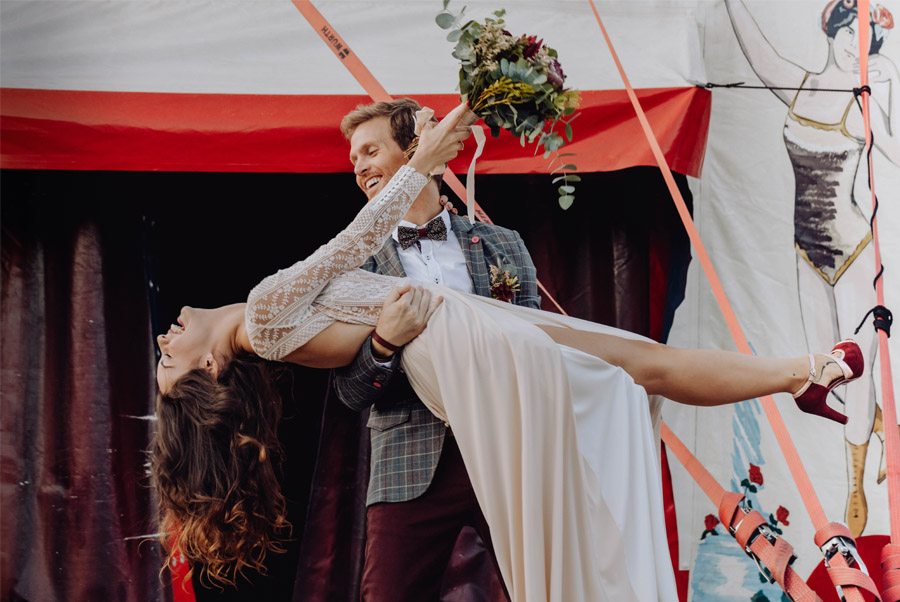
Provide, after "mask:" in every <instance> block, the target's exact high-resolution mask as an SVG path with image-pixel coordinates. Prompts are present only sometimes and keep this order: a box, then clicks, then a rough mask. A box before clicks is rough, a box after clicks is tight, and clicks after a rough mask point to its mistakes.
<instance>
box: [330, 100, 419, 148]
mask: <svg viewBox="0 0 900 602" xmlns="http://www.w3.org/2000/svg"><path fill="white" fill-rule="evenodd" d="M421 108H422V106H421V105H420V104H419V103H417V102H416V101H414V100H413V99H411V98H401V99H399V100H391V101H382V102H375V103H372V104H368V105H359V106H358V107H356V108H355V109H353V110H352V111H350V112H349V113H347V114H346V115H345V116H344V118H343V119H342V120H341V133H342V134H344V137H345V138H346V139H347V140H350V137H351V136H353V132H355V131H356V128H358V127H359V126H361V125H362V124H364V123H366V122H367V121H371V120H373V119H377V118H378V117H387V118H388V121H389V122H390V124H391V136H392V137H393V138H394V141H395V142H396V143H397V145H398V146H399V147H400V149H401V150H403V151H404V152H405V151H406V150H407V149H409V146H410V144H412V141H413V140H415V139H416V134H415V128H416V111H418V110H419V109H421Z"/></svg>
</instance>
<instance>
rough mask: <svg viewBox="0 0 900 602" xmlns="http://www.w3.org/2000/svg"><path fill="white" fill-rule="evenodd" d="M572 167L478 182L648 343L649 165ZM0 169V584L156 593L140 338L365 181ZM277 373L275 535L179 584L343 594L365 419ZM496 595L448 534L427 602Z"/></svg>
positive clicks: (338, 219)
mask: <svg viewBox="0 0 900 602" xmlns="http://www.w3.org/2000/svg"><path fill="white" fill-rule="evenodd" d="M583 177H584V181H583V182H582V183H581V184H580V185H579V187H578V191H577V193H576V194H577V199H576V201H575V205H574V206H573V207H572V208H571V209H570V210H568V211H562V210H561V209H560V208H559V207H558V205H557V203H556V196H557V195H556V191H555V190H554V187H553V186H552V184H551V182H550V177H548V176H544V175H533V176H507V175H503V176H501V175H495V176H479V180H478V196H479V199H480V202H481V203H482V205H483V206H484V208H485V209H486V211H487V212H488V214H489V215H491V217H492V218H493V219H494V221H496V222H497V223H498V224H501V225H504V226H507V227H511V228H514V229H517V230H518V231H519V232H520V233H521V234H522V236H523V238H524V239H525V242H526V244H527V245H528V247H529V248H530V250H531V252H532V255H533V257H534V259H535V263H536V264H537V267H538V276H539V278H540V279H541V280H542V282H543V283H544V284H545V285H546V286H547V287H548V288H549V290H550V291H551V292H552V294H553V295H554V296H555V297H556V298H557V300H558V301H559V302H560V304H561V305H562V306H563V307H564V308H565V309H566V310H567V311H568V312H569V313H571V314H572V315H576V316H579V317H585V318H589V319H593V320H596V321H599V322H604V323H607V324H613V325H616V326H620V327H623V328H627V329H630V330H633V331H635V332H640V333H643V334H649V335H651V336H654V337H655V338H662V337H664V334H665V325H666V324H667V323H668V320H670V318H671V312H672V311H674V307H675V305H676V304H677V302H678V300H679V298H680V297H679V295H680V294H682V293H683V287H684V273H685V271H686V264H687V260H688V257H689V251H688V248H687V242H686V240H685V239H684V236H683V234H682V227H681V225H680V223H679V222H678V220H677V216H676V215H675V213H674V210H673V209H672V208H671V201H670V200H669V199H668V195H667V193H666V191H665V187H664V185H663V183H662V179H661V177H660V176H659V173H658V171H657V170H656V169H651V168H633V169H628V170H624V171H620V172H612V173H602V174H585V175H584V176H583ZM679 181H680V184H681V185H682V188H683V190H684V191H685V193H687V187H686V185H685V180H684V178H683V177H679ZM0 186H2V196H3V216H2V220H3V221H2V321H0V340H2V372H0V376H2V381H0V435H2V438H0V461H2V473H0V474H2V481H0V505H2V508H0V571H2V582H0V587H2V589H0V597H2V598H3V599H10V600H30V601H35V602H37V601H40V602H44V601H54V600H66V601H74V602H81V601H85V602H88V601H89V602H93V601H95V600H127V601H132V600H134V601H143V600H165V599H169V598H170V597H171V592H170V591H167V588H166V587H165V585H164V584H165V579H163V580H160V578H159V576H158V571H159V566H160V562H161V558H162V555H161V551H160V548H159V545H158V543H157V542H156V540H155V539H153V537H146V536H148V535H152V534H154V533H155V532H156V526H155V523H154V518H153V515H154V511H153V509H154V500H153V496H152V492H151V490H150V489H149V481H148V479H147V472H146V470H147V464H146V463H147V457H146V453H145V451H146V449H147V447H148V445H149V438H150V435H151V432H152V426H153V421H152V419H150V415H152V406H153V397H154V394H155V383H154V380H153V370H154V364H155V361H156V358H155V355H154V348H153V336H155V335H156V334H159V333H161V332H164V331H165V330H166V327H167V325H168V324H169V323H170V322H171V321H173V320H174V319H175V317H176V316H177V313H178V310H179V308H180V306H181V305H183V304H186V303H187V304H191V305H194V306H198V307H210V306H214V305H221V304H225V303H231V302H236V301H240V300H242V299H243V298H244V297H245V296H246V293H247V291H248V290H249V289H250V287H251V286H252V285H253V284H255V283H256V282H257V281H258V280H259V279H260V278H262V277H263V276H265V275H266V274H268V273H270V272H272V271H274V270H276V269H278V268H279V267H283V266H285V265H287V264H289V263H291V262H293V261H295V260H297V259H299V258H301V257H304V256H305V255H307V254H308V253H310V252H311V251H313V250H314V249H315V248H316V247H318V246H319V245H320V244H322V243H323V242H325V241H327V240H328V239H329V238H330V237H331V236H333V234H334V233H335V232H337V230H338V229H340V228H341V227H342V225H344V224H346V223H347V222H348V221H349V219H350V218H351V217H352V216H353V215H354V214H355V212H356V211H357V210H358V208H359V206H360V204H361V203H362V202H363V199H362V196H361V195H360V193H359V191H358V190H357V189H356V188H355V184H354V182H353V178H352V176H350V175H348V174H331V175H308V174H238V173H230V174H190V173H177V174H173V173H129V172H52V171H13V170H5V171H3V173H2V179H0ZM544 306H545V309H552V307H551V305H550V304H549V303H547V302H545V305H544ZM282 385H283V387H284V391H285V411H284V415H285V420H284V421H283V424H282V426H281V430H280V432H281V439H282V442H283V445H284V447H285V454H286V461H285V463H284V464H283V466H282V473H283V479H282V480H283V487H284V490H285V493H286V495H287V498H288V503H289V506H288V513H289V514H288V517H289V520H290V521H291V522H292V524H293V526H294V530H293V535H292V539H291V540H290V541H289V542H288V545H287V548H288V552H287V553H286V554H283V555H277V556H272V557H270V559H269V561H268V566H269V571H268V574H267V575H265V576H261V575H252V576H249V578H248V579H244V580H241V581H240V583H239V584H238V586H237V587H235V588H228V589H227V590H225V591H218V590H215V589H207V588H204V587H203V586H202V585H200V584H199V583H197V581H196V579H195V580H194V586H195V590H196V598H197V600H216V601H221V600H253V601H256V600H290V599H292V597H293V600H295V601H310V600H316V601H317V600H328V601H331V600H338V601H339V600H347V601H350V600H356V599H357V591H358V585H359V577H360V571H361V567H362V555H363V550H364V545H365V537H364V534H365V523H364V518H365V508H364V500H365V490H366V484H367V476H368V472H367V471H368V433H367V431H366V429H365V428H364V427H363V426H362V425H363V424H364V417H360V416H359V415H357V414H354V413H352V412H350V411H349V410H347V409H346V408H344V407H343V406H341V405H340V404H339V402H338V401H337V400H336V399H335V398H334V397H333V396H331V395H329V394H328V373H327V372H324V371H316V370H304V369H295V370H291V371H290V372H289V373H288V375H287V377H286V379H285V380H284V382H283V383H282ZM176 586H179V584H177V585H176ZM500 591H501V589H500V588H499V583H498V582H497V581H496V576H495V575H494V573H493V569H492V567H490V562H489V559H488V558H487V556H486V553H485V552H484V548H483V546H482V545H481V543H480V541H479V540H478V539H477V537H476V536H475V535H474V532H471V531H464V532H463V534H461V537H460V540H459V542H458V546H457V553H456V554H454V557H453V561H452V563H451V566H450V567H449V568H448V570H447V573H446V574H445V578H444V595H443V599H444V600H448V601H450V600H467V601H471V600H497V599H499V595H500Z"/></svg>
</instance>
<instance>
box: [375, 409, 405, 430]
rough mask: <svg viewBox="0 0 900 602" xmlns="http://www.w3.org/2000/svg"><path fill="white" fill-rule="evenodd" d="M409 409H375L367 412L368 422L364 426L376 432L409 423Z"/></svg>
mask: <svg viewBox="0 0 900 602" xmlns="http://www.w3.org/2000/svg"><path fill="white" fill-rule="evenodd" d="M409 413H410V409H409V408H403V409H396V410H387V411H379V410H376V409H375V408H372V410H371V411H370V412H369V422H367V423H366V426H367V427H369V428H370V429H374V430H376V431H386V430H388V429H391V428H394V427H395V426H398V425H400V424H403V423H404V422H409Z"/></svg>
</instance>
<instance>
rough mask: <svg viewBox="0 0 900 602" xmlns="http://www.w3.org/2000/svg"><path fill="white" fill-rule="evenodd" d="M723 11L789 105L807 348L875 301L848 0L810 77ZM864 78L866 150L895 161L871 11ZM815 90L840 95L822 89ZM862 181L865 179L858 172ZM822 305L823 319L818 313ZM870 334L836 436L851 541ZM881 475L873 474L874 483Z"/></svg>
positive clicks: (836, 10)
mask: <svg viewBox="0 0 900 602" xmlns="http://www.w3.org/2000/svg"><path fill="white" fill-rule="evenodd" d="M725 4H726V6H727V8H728V14H729V15H730V17H731V22H732V25H733V26H734V31H735V33H736V34H737V38H738V41H739V42H740V45H741V49H742V50H743V51H744V55H745V56H746V57H747V60H748V61H749V62H750V66H751V67H752V68H753V70H754V71H755V72H756V74H757V75H758V76H759V78H760V79H761V80H762V81H763V83H764V84H766V85H767V86H773V87H780V88H790V87H794V86H796V87H798V88H799V90H798V91H796V92H795V91H791V90H785V89H781V90H775V89H773V90H772V93H773V94H775V96H776V97H777V98H778V99H779V100H780V101H781V102H783V103H784V104H785V105H787V107H788V112H787V118H786V119H785V122H784V130H783V132H784V144H785V147H786V149H787V153H788V158H789V159H790V161H791V166H792V167H793V171H794V179H795V183H794V241H795V248H796V250H797V285H798V289H797V290H798V300H799V302H800V312H801V316H802V318H803V327H804V331H805V334H806V340H807V348H808V349H816V348H818V346H819V345H820V344H822V342H823V341H832V340H836V339H841V338H843V337H846V336H848V335H849V334H850V331H851V330H852V329H853V328H855V327H856V325H857V324H859V323H860V321H861V320H862V319H863V317H864V316H865V315H866V312H868V311H869V309H870V308H871V307H873V306H874V305H875V304H876V299H875V292H874V290H873V289H872V277H873V274H874V270H875V256H874V253H875V251H874V248H873V245H872V244H870V242H871V240H872V234H871V230H870V228H869V218H868V214H869V211H868V210H865V211H864V210H863V209H861V207H860V205H859V203H858V202H857V200H856V198H855V197H854V193H853V191H854V188H855V186H856V179H857V173H858V172H859V166H860V161H861V159H862V156H863V151H864V149H865V130H864V128H863V121H862V113H861V111H859V109H858V108H857V105H856V102H855V100H854V98H853V93H852V92H851V91H850V90H851V89H853V88H854V87H857V86H859V41H858V33H857V23H858V20H859V18H858V17H859V16H858V14H857V7H856V0H831V1H830V2H828V3H827V4H826V6H825V9H824V10H823V11H822V20H821V23H822V31H823V32H824V33H825V35H826V37H827V38H828V57H827V62H826V63H825V67H824V68H823V69H822V70H821V71H819V72H814V71H811V70H809V69H806V68H804V67H801V66H799V65H796V64H794V63H792V62H790V61H788V60H787V59H785V58H783V57H781V56H780V55H779V54H778V52H777V51H776V50H775V48H774V47H773V46H772V45H771V44H770V43H769V42H768V40H767V39H766V38H765V36H764V35H763V33H762V31H761V30H760V29H759V26H758V25H757V24H756V22H755V21H754V19H753V17H752V16H751V14H750V12H749V11H748V10H747V7H746V6H745V5H744V3H743V2H742V1H741V0H726V2H725ZM870 26H871V43H870V46H869V55H870V56H869V75H870V81H871V87H872V97H871V98H872V112H871V115H872V117H871V124H872V133H873V135H874V141H875V147H876V148H877V149H878V150H879V151H880V152H881V153H882V154H884V156H885V157H887V159H888V160H890V161H891V162H892V163H894V164H895V165H900V134H898V133H897V132H898V129H900V128H897V126H896V124H894V123H892V120H893V119H896V116H897V115H900V72H898V71H897V67H896V66H895V65H894V63H892V62H891V60H890V59H888V58H887V57H886V56H884V55H881V54H879V53H878V52H879V50H880V49H881V46H882V44H883V43H884V39H885V36H886V35H887V32H888V30H890V29H891V28H892V27H893V17H892V16H891V14H890V12H888V10H887V9H885V8H884V7H880V6H875V7H874V8H873V10H872V13H871V15H870ZM820 88H825V89H837V90H841V89H843V90H847V92H846V93H835V92H822V91H819V89H820ZM862 177H865V176H864V175H863V176H862ZM824 307H830V308H832V311H831V312H825V313H823V312H822V311H821V309H820V308H824ZM875 334H876V333H875V331H874V329H872V328H869V327H868V326H865V327H864V328H863V329H862V330H861V331H860V333H859V335H858V336H859V341H860V346H861V348H862V349H863V351H864V354H865V358H866V361H865V363H866V367H867V368H868V369H869V370H870V371H869V375H868V376H867V377H866V378H863V379H860V380H858V381H857V382H856V383H854V384H853V385H850V386H848V387H846V390H845V391H844V392H843V393H842V394H841V397H842V400H843V402H844V405H845V410H846V412H847V417H848V419H849V420H848V422H847V427H846V429H845V431H844V437H845V439H846V445H847V464H848V476H849V480H850V487H849V491H848V496H847V511H846V518H847V525H848V526H849V527H850V531H851V532H852V533H853V535H854V536H855V537H858V536H859V535H860V534H861V533H862V532H863V529H864V528H865V525H866V518H867V515H868V510H867V506H866V498H865V493H864V490H863V474H864V469H865V464H866V452H867V450H868V445H869V440H870V438H871V437H872V435H873V432H875V434H877V433H878V431H879V430H880V429H881V428H882V426H881V409H880V407H878V404H879V403H880V401H879V400H878V399H877V395H876V387H875V381H874V379H873V378H872V371H871V368H872V366H873V365H874V361H875V353H876V351H877V348H878V341H877V337H876V336H875ZM883 479H884V474H883V471H882V474H880V475H879V476H878V482H879V483H880V482H881V481H882V480H883Z"/></svg>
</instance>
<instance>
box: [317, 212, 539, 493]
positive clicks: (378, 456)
mask: <svg viewBox="0 0 900 602" xmlns="http://www.w3.org/2000/svg"><path fill="white" fill-rule="evenodd" d="M450 220H451V230H452V234H455V235H456V237H457V239H458V240H459V244H460V246H461V247H462V251H463V255H465V258H466V263H467V265H468V268H469V275H470V276H471V277H472V283H473V284H474V287H475V294H477V295H481V296H485V297H489V296H490V295H491V281H490V266H491V265H499V266H501V267H503V266H506V267H503V269H507V270H509V271H510V272H511V273H514V274H515V275H517V276H518V277H519V283H520V287H521V288H520V290H519V291H518V292H517V293H516V294H515V296H514V297H513V300H512V302H513V303H515V304H516V305H522V306H525V307H533V308H539V307H540V303H541V300H540V297H539V296H538V292H537V278H536V272H535V268H534V263H533V262H532V260H531V255H529V253H528V250H527V249H526V248H525V243H524V242H522V238H521V237H520V236H519V234H518V233H517V232H515V231H514V230H508V229H506V228H501V227H499V226H494V225H489V224H482V223H476V224H472V223H470V222H469V220H468V219H466V218H461V217H458V216H455V215H451V216H450ZM449 235H451V234H450V233H448V236H449ZM396 244H397V243H396V242H395V241H394V239H393V238H389V239H388V241H387V243H385V245H384V247H382V249H381V250H380V251H379V252H378V253H376V254H375V255H373V256H372V257H370V258H369V259H368V261H366V263H365V264H364V265H363V266H362V269H364V270H368V271H370V272H375V273H377V274H386V275H389V276H400V277H405V276H406V272H405V271H404V270H403V265H402V264H401V263H400V256H399V255H398V253H397V247H396ZM401 353H402V352H401ZM335 389H336V391H337V395H338V398H340V400H341V401H342V402H343V403H344V404H345V405H347V406H348V407H350V408H351V409H354V410H357V411H363V410H365V409H366V408H370V411H369V419H368V423H367V426H368V427H369V429H370V431H369V432H370V437H371V443H372V453H371V467H370V478H369V491H368V495H367V496H366V505H372V504H375V503H378V502H405V501H408V500H412V499H415V498H417V497H419V496H420V495H422V494H423V493H425V490H426V489H428V485H430V484H431V479H432V477H433V476H434V472H435V468H436V467H437V464H438V460H439V459H440V457H441V449H442V448H443V444H444V437H445V436H446V434H447V425H446V424H444V423H443V422H441V421H440V420H438V419H437V418H436V417H435V416H434V414H432V413H431V412H429V411H428V409H427V408H426V407H425V405H424V404H423V403H422V402H421V400H419V398H418V397H417V396H416V394H415V392H413V390H412V387H411V386H410V385H409V381H408V380H407V378H406V376H405V374H403V370H402V368H400V358H399V353H398V354H395V356H394V357H393V359H392V361H391V362H390V364H389V365H386V364H381V363H378V362H376V361H375V359H374V358H373V356H372V346H371V341H370V340H366V342H365V343H364V344H363V346H362V348H361V349H360V351H359V353H358V354H357V356H356V359H355V360H354V362H353V363H352V364H350V365H349V366H347V367H345V368H341V369H340V370H337V371H336V372H335Z"/></svg>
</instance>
